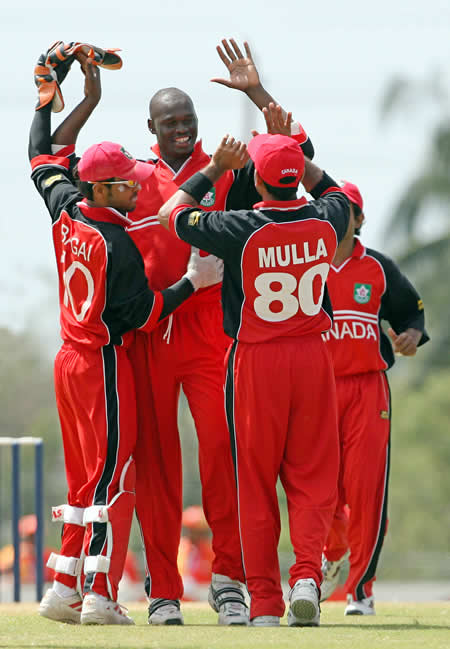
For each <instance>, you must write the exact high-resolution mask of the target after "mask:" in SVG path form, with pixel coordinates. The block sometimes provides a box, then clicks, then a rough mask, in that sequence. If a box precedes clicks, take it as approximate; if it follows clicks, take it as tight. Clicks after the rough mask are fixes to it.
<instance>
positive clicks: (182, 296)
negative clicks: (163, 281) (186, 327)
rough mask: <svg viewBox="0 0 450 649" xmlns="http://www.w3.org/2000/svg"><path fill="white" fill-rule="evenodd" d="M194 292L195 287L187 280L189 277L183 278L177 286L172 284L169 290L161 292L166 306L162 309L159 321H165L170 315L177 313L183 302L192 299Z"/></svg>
mask: <svg viewBox="0 0 450 649" xmlns="http://www.w3.org/2000/svg"><path fill="white" fill-rule="evenodd" d="M193 292H194V287H193V286H192V284H191V282H190V281H189V280H188V279H187V277H183V278H182V279H180V280H178V282H176V283H175V284H172V286H169V288H165V289H164V290H163V291H161V293H162V296H163V299H164V306H163V308H162V311H161V315H160V316H159V319H160V320H164V318H166V317H167V316H168V315H170V314H171V313H172V311H175V309H176V308H177V307H179V306H180V304H181V303H182V302H184V301H185V300H186V299H187V298H188V297H190V296H191V295H192V293H193Z"/></svg>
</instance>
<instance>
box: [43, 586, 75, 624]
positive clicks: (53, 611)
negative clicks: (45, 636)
mask: <svg viewBox="0 0 450 649" xmlns="http://www.w3.org/2000/svg"><path fill="white" fill-rule="evenodd" d="M82 604H83V600H82V599H81V597H80V596H79V594H78V593H76V594H75V595H72V596H70V597H61V596H60V595H58V593H56V592H55V591H54V590H53V589H52V588H49V589H48V591H47V592H46V593H45V595H44V597H43V598H42V600H41V603H40V604H39V615H42V617H48V619H49V620H55V622H65V623H66V624H80V613H81V606H82Z"/></svg>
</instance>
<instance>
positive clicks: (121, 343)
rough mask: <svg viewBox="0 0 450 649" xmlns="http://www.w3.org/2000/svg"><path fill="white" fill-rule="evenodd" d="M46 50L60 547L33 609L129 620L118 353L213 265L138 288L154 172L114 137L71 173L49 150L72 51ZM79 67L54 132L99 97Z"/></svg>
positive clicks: (129, 384) (41, 94)
mask: <svg viewBox="0 0 450 649" xmlns="http://www.w3.org/2000/svg"><path fill="white" fill-rule="evenodd" d="M54 53H55V52H54V49H51V50H50V51H48V52H47V53H46V54H45V55H43V56H42V57H41V58H40V60H39V65H38V66H37V68H36V70H35V72H36V84H37V86H38V105H37V108H36V112H35V115H34V119H33V123H32V126H31V131H30V140H29V158H30V161H31V167H32V179H33V182H34V184H35V185H36V188H37V190H38V192H39V193H40V194H41V196H42V198H43V199H44V202H45V204H46V207H47V209H48V211H49V213H50V216H51V219H52V236H53V244H54V249H55V256H56V264H57V272H58V280H59V299H60V323H61V337H62V347H61V349H60V351H59V352H58V354H57V356H56V360H55V370H54V375H55V392H56V402H57V407H58V413H59V418H60V423H61V431H62V438H63V445H64V457H65V469H66V477H67V482H68V500H67V504H64V505H60V506H59V507H55V508H53V519H54V520H57V521H61V522H63V523H64V527H63V534H62V544H61V551H60V554H55V553H53V554H52V555H51V556H50V559H49V566H50V567H51V568H53V569H54V570H55V572H56V576H55V581H54V584H53V587H52V588H51V589H50V590H48V591H47V593H46V594H45V596H44V598H43V600H42V601H41V604H40V608H39V612H40V614H41V615H43V616H44V617H48V618H50V619H53V620H57V621H61V622H70V623H79V622H81V623H82V624H133V620H132V619H131V618H130V617H129V616H128V615H126V613H125V612H124V610H123V609H122V608H121V607H120V605H119V604H118V603H117V589H118V584H119V581H120V578H121V576H122V572H123V566H124V561H125V556H126V552H127V547H128V538H129V532H130V526H131V520H132V515H133V511H134V505H135V461H134V458H133V453H134V447H135V442H136V428H137V422H136V396H135V390H134V379H133V371H132V367H131V363H130V360H129V357H128V352H127V349H128V347H129V345H130V343H131V341H132V339H133V336H134V331H133V330H135V329H140V330H141V331H150V330H151V329H152V328H154V327H155V326H156V325H157V324H158V322H160V321H161V320H162V319H163V318H165V317H166V316H168V315H169V314H170V313H171V312H172V311H173V310H174V309H175V308H176V307H177V306H179V305H180V304H181V302H182V301H183V300H185V299H187V298H188V297H189V296H190V295H192V293H193V292H194V291H195V290H196V289H198V288H201V287H203V286H205V285H208V284H209V283H211V282H212V283H215V282H218V281H220V280H221V272H220V263H221V262H218V261H217V260H214V258H212V257H209V258H204V259H201V258H200V257H199V255H198V254H195V255H193V257H192V259H191V261H190V262H189V265H188V269H187V272H186V273H185V274H184V276H183V277H182V278H181V279H180V280H179V281H178V282H177V283H176V284H175V285H173V286H171V287H169V288H167V289H166V290H163V291H161V292H160V291H153V290H151V289H150V288H149V287H148V282H147V278H146V275H145V272H144V264H143V260H142V257H141V255H140V253H139V251H138V250H137V248H136V246H135V245H134V243H133V242H132V240H131V239H130V237H129V235H128V234H127V233H126V231H125V226H126V225H127V223H128V220H127V217H126V214H127V213H128V212H130V211H132V210H133V209H134V207H135V205H136V200H137V195H138V192H139V190H140V187H141V183H142V182H144V180H145V179H147V178H148V177H149V175H150V174H151V173H152V171H153V168H152V167H151V166H150V165H147V164H144V163H140V162H138V161H136V160H135V159H134V158H133V157H132V156H131V155H130V154H129V153H128V152H127V151H126V150H125V149H124V148H123V146H121V145H120V144H116V143H112V142H101V143H99V144H94V145H93V146H91V147H90V148H89V149H87V151H86V152H85V153H84V154H83V155H82V157H81V159H79V161H78V163H77V164H76V167H75V168H74V169H73V170H72V168H71V167H72V165H73V162H74V160H73V159H74V156H73V146H71V147H64V148H61V146H58V135H54V137H53V144H52V136H51V134H50V124H51V111H52V108H53V100H54V98H56V97H57V98H58V99H61V97H62V95H61V91H60V87H59V86H60V83H61V82H62V80H63V79H64V77H65V76H66V74H67V72H68V70H69V68H70V66H71V64H72V62H73V60H74V55H73V54H70V53H69V52H68V50H65V49H64V47H63V48H62V49H61V48H60V47H59V45H58V56H57V57H55V56H54ZM84 59H86V57H84ZM85 72H86V81H85V99H84V100H83V102H82V103H81V105H80V106H81V108H80V110H79V111H78V113H77V116H76V117H75V118H74V117H73V116H72V120H71V118H70V116H69V118H67V119H68V122H67V123H66V124H64V123H63V124H62V125H61V127H60V132H62V133H63V135H64V133H65V132H66V131H67V130H70V123H71V121H73V119H75V121H76V120H77V119H81V120H83V115H86V114H89V112H90V110H91V101H92V99H91V97H92V96H96V95H97V94H98V92H99V79H98V70H97V68H95V67H93V59H91V58H90V59H86V60H85ZM52 93H53V99H52ZM85 111H86V112H85ZM72 171H73V174H74V175H75V176H76V178H77V179H78V182H77V187H76V186H75V185H74V182H73V176H72ZM81 586H83V589H82V590H83V595H84V597H83V598H82V592H81Z"/></svg>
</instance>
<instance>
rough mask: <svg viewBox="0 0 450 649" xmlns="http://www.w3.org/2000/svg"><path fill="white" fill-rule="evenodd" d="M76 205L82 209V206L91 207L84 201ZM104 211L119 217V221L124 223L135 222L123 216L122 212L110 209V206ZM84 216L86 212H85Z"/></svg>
mask: <svg viewBox="0 0 450 649" xmlns="http://www.w3.org/2000/svg"><path fill="white" fill-rule="evenodd" d="M76 205H77V207H80V208H81V207H82V206H84V207H86V206H87V207H89V205H87V204H86V203H84V202H83V201H78V203H77V204H76ZM97 209H98V208H97ZM102 209H104V210H108V211H109V212H112V213H113V214H115V215H116V216H118V217H119V219H122V221H125V222H126V223H133V221H132V220H131V219H129V218H128V217H127V216H125V215H124V214H122V212H119V210H116V209H115V208H114V207H109V206H107V207H103V208H102ZM83 214H84V212H83Z"/></svg>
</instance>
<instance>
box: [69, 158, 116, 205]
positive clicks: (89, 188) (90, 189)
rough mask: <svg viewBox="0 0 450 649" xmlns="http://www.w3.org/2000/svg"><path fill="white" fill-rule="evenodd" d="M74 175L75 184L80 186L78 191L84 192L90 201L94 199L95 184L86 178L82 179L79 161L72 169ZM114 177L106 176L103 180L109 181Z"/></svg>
mask: <svg viewBox="0 0 450 649" xmlns="http://www.w3.org/2000/svg"><path fill="white" fill-rule="evenodd" d="M72 177H73V179H74V182H75V185H76V186H77V188H78V191H79V192H80V193H81V194H83V196H84V197H85V198H87V199H88V201H93V200H94V185H93V184H92V183H89V182H87V181H84V180H80V176H79V174H78V161H77V163H76V164H75V165H74V167H73V169H72ZM113 180H114V178H105V179H104V180H102V182H108V181H113Z"/></svg>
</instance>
